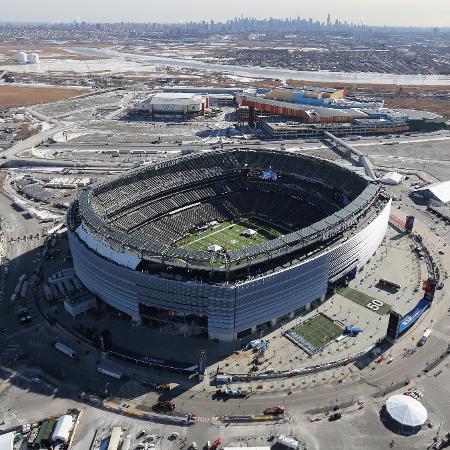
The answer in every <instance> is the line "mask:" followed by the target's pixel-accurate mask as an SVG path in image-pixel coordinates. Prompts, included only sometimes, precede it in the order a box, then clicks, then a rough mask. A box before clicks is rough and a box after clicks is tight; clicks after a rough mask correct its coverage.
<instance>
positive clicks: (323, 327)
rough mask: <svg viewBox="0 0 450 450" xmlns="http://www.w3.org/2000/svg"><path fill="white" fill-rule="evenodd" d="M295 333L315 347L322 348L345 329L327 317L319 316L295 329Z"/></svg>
mask: <svg viewBox="0 0 450 450" xmlns="http://www.w3.org/2000/svg"><path fill="white" fill-rule="evenodd" d="M294 332H295V333H297V334H298V335H299V336H301V337H302V338H303V339H306V340H307V341H308V342H309V343H310V344H311V345H313V346H314V347H316V348H322V347H325V345H327V344H328V343H329V342H331V341H333V340H334V339H336V338H337V337H338V336H340V335H341V334H342V332H343V329H342V328H341V327H340V326H339V325H337V324H336V323H334V322H333V321H332V320H331V319H329V318H328V317H327V316H325V315H323V314H318V315H317V316H315V317H313V318H312V319H311V320H309V321H307V322H305V323H302V324H301V325H299V326H298V327H296V328H294Z"/></svg>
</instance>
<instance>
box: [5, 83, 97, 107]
mask: <svg viewBox="0 0 450 450" xmlns="http://www.w3.org/2000/svg"><path fill="white" fill-rule="evenodd" d="M87 92H89V91H88V90H87V89H65V88H47V87H25V86H0V108H12V107H16V106H30V105H37V104H39V103H47V102H53V101H56V100H65V99H67V98H71V97H76V96H78V95H82V94H85V93H87Z"/></svg>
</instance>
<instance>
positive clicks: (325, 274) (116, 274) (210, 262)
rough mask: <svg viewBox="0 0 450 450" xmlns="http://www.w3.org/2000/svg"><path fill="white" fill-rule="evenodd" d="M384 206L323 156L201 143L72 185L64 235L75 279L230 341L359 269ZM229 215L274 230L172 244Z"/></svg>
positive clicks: (120, 301) (129, 309)
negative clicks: (221, 243) (233, 240)
mask: <svg viewBox="0 0 450 450" xmlns="http://www.w3.org/2000/svg"><path fill="white" fill-rule="evenodd" d="M390 206H391V202H390V200H389V198H388V197H386V195H385V194H384V192H383V190H382V187H381V185H380V184H379V183H377V182H373V181H371V180H369V179H368V178H366V177H365V176H363V175H360V174H359V173H357V172H354V171H352V170H349V169H348V168H346V167H344V166H341V165H337V164H334V163H331V162H329V161H326V160H322V159H319V158H315V157H311V156H306V155H301V154H289V153H283V152H275V151H268V150H259V151H256V150H232V151H218V152H207V153H201V154H192V155H189V156H187V157H182V158H177V159H175V160H169V161H167V162H164V163H161V164H158V165H155V166H146V167H144V168H140V169H136V170H133V171H130V172H128V173H127V174H125V175H121V176H118V177H115V178H111V179H109V180H108V181H106V182H102V183H98V184H97V185H95V186H92V187H90V188H87V189H85V190H83V191H82V192H81V194H80V197H79V198H78V200H76V201H75V202H74V203H73V204H72V205H71V207H70V208H69V212H68V225H69V226H68V229H69V241H70V247H71V251H72V255H73V261H74V267H75V271H76V273H77V275H78V277H79V278H80V280H81V281H82V282H83V283H84V284H85V286H86V287H87V288H88V289H89V290H90V291H91V292H92V293H94V294H95V295H96V296H97V297H98V298H100V299H102V300H103V301H104V302H105V303H107V304H109V305H111V306H112V307H114V308H116V309H118V310H120V311H122V312H124V313H126V314H127V315H129V316H130V317H131V318H132V319H133V320H134V321H135V322H138V323H140V322H141V321H142V320H146V321H147V320H148V321H150V322H158V321H160V322H162V323H165V324H173V325H174V326H176V325H177V324H183V323H184V324H186V323H189V324H191V325H192V326H193V327H196V328H198V329H200V330H203V332H204V334H205V335H206V334H207V335H208V336H209V337H210V338H216V339H219V340H227V341H231V340H234V339H237V338H239V337H241V336H243V335H245V334H248V333H250V332H252V331H256V329H257V326H259V325H262V324H266V323H270V324H272V325H273V324H275V323H276V321H277V320H279V319H280V318H283V317H285V316H288V315H289V314H292V313H295V312H296V311H299V310H302V309H309V308H310V307H311V304H312V303H313V302H315V301H319V302H320V301H323V300H324V299H325V295H326V293H327V290H328V289H329V288H330V287H332V286H333V284H334V283H337V282H339V281H340V280H343V279H345V278H346V277H347V276H348V275H349V274H351V273H353V274H354V273H355V271H357V270H359V269H361V268H362V266H364V264H365V263H366V262H367V261H368V260H369V259H370V258H371V256H372V255H373V254H374V253H375V252H376V250H377V248H378V246H379V245H380V243H381V242H382V240H383V238H384V236H385V233H386V230H387V226H388V220H389V213H390ZM239 217H253V218H254V220H259V221H261V222H264V224H271V226H273V227H276V228H277V229H279V230H282V231H283V233H282V234H281V235H280V236H279V237H277V238H275V239H269V240H267V241H266V242H263V243H262V244H258V245H251V241H249V245H248V246H245V247H243V248H237V249H233V250H230V249H226V248H225V249H223V250H221V251H220V252H210V251H206V250H195V251H194V250H192V249H189V248H188V247H186V246H183V245H180V240H182V238H183V237H185V236H186V235H189V234H195V233H198V232H199V230H200V229H202V230H203V229H205V228H207V227H208V226H214V225H213V224H215V223H218V222H219V223H220V222H221V221H224V220H233V219H235V220H237V219H238V218H239ZM211 229H212V230H214V229H213V228H211ZM211 234H214V231H212V233H211Z"/></svg>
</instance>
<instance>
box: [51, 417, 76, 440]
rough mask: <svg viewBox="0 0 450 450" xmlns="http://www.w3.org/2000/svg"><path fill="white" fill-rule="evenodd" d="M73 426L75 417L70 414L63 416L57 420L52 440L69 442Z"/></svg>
mask: <svg viewBox="0 0 450 450" xmlns="http://www.w3.org/2000/svg"><path fill="white" fill-rule="evenodd" d="M72 427H73V417H72V416H69V415H65V416H61V417H60V418H59V419H58V421H57V422H56V425H55V431H54V432H53V434H52V441H53V442H55V441H63V442H67V441H68V440H69V436H70V431H71V430H72Z"/></svg>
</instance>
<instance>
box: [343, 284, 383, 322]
mask: <svg viewBox="0 0 450 450" xmlns="http://www.w3.org/2000/svg"><path fill="white" fill-rule="evenodd" d="M339 294H341V295H342V296H343V297H345V298H347V299H349V300H351V301H352V302H355V303H358V304H359V305H361V306H365V307H366V308H368V309H371V310H372V311H373V312H376V313H377V314H379V315H380V316H382V315H383V314H388V313H389V312H390V310H391V305H388V304H387V303H384V302H380V301H378V300H375V299H374V298H372V297H370V296H369V295H367V294H364V292H360V291H357V290H356V289H352V288H350V287H345V288H342V289H340V290H339ZM374 300H375V302H374Z"/></svg>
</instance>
